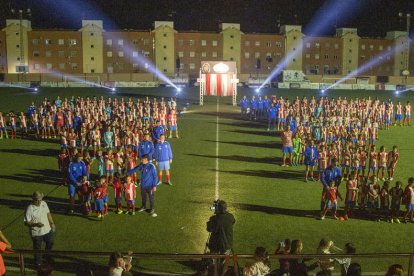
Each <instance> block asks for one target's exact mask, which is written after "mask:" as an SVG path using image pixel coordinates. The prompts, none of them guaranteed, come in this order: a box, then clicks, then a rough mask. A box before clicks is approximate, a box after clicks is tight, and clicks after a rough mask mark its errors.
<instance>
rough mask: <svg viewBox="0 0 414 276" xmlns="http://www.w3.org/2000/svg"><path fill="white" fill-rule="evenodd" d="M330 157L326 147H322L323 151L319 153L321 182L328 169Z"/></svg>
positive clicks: (319, 178) (319, 177) (319, 179)
mask: <svg viewBox="0 0 414 276" xmlns="http://www.w3.org/2000/svg"><path fill="white" fill-rule="evenodd" d="M328 159H329V155H328V152H327V151H326V147H325V145H321V149H320V150H319V152H318V171H319V174H318V181H321V177H322V174H323V172H324V171H325V169H326V168H327V167H328Z"/></svg>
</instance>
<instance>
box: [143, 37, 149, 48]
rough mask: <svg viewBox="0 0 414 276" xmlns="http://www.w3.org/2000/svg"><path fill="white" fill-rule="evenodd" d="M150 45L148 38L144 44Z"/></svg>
mask: <svg viewBox="0 0 414 276" xmlns="http://www.w3.org/2000/svg"><path fill="white" fill-rule="evenodd" d="M146 45H150V40H149V39H148V38H145V39H144V46H146Z"/></svg>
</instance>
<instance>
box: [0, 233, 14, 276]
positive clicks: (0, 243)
mask: <svg viewBox="0 0 414 276" xmlns="http://www.w3.org/2000/svg"><path fill="white" fill-rule="evenodd" d="M11 247H12V246H11V243H10V242H9V241H8V240H7V238H6V236H4V234H3V233H2V232H1V231H0V253H3V252H4V251H6V250H10V249H11ZM3 274H6V267H5V265H4V262H3V258H2V256H1V255H0V275H3Z"/></svg>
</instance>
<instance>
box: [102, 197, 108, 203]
mask: <svg viewBox="0 0 414 276" xmlns="http://www.w3.org/2000/svg"><path fill="white" fill-rule="evenodd" d="M103 201H104V203H107V202H108V195H104V197H103Z"/></svg>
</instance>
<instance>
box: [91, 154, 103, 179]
mask: <svg viewBox="0 0 414 276" xmlns="http://www.w3.org/2000/svg"><path fill="white" fill-rule="evenodd" d="M93 158H95V159H97V160H98V175H99V177H101V176H103V175H104V174H105V159H104V156H103V155H102V150H98V155H97V156H96V157H93Z"/></svg>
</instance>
